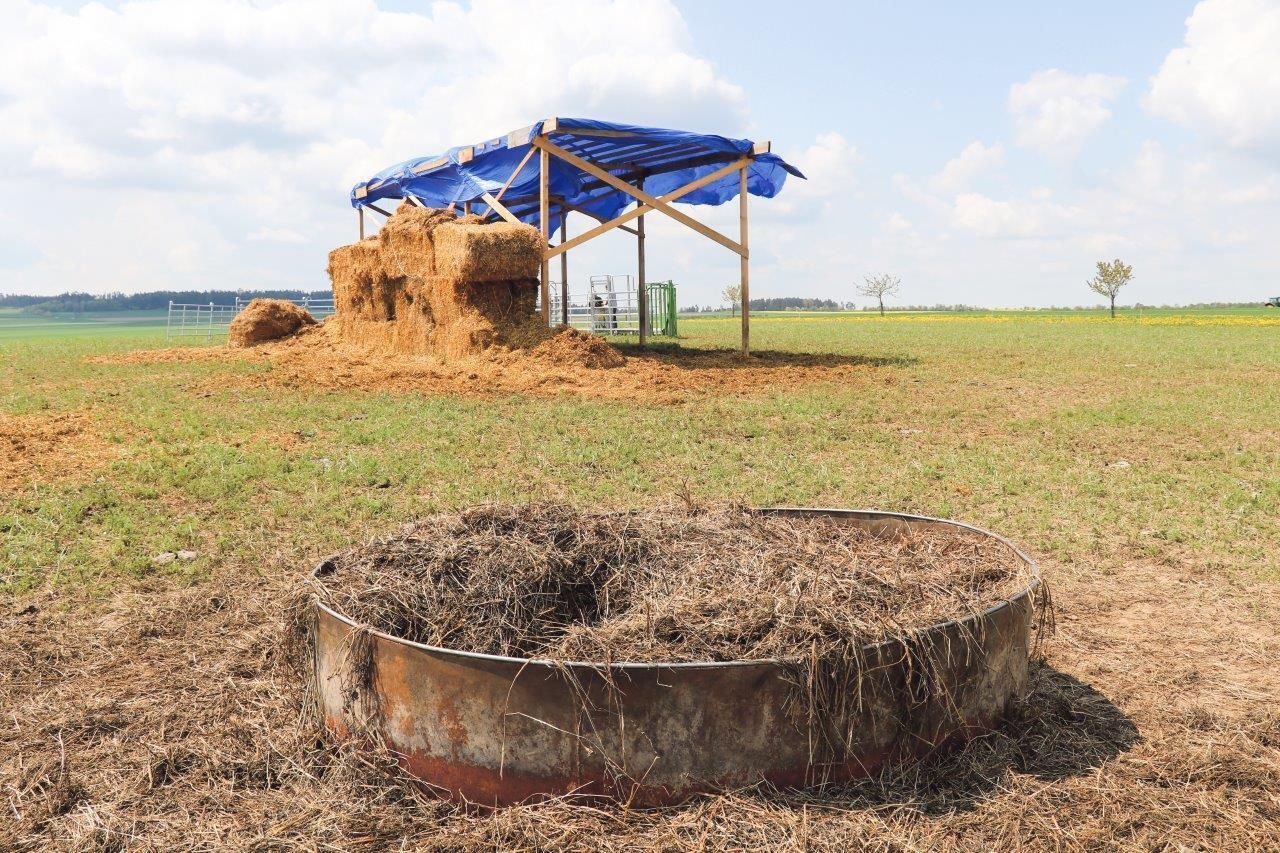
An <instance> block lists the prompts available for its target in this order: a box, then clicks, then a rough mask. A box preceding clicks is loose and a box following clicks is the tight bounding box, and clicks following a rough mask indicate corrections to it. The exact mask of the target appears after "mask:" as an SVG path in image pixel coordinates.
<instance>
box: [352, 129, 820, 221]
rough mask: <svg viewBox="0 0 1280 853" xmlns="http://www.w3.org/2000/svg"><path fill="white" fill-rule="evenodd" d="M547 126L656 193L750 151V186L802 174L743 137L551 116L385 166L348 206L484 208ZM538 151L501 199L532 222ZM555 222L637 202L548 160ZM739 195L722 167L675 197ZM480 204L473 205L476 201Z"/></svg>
mask: <svg viewBox="0 0 1280 853" xmlns="http://www.w3.org/2000/svg"><path fill="white" fill-rule="evenodd" d="M544 130H545V132H546V133H547V138H548V140H549V141H550V142H552V143H554V144H555V145H557V146H559V147H560V148H563V149H564V150H566V151H568V152H570V153H572V154H575V155H577V156H578V157H581V158H582V159H584V160H586V161H588V162H590V163H592V164H594V165H596V166H598V167H600V168H602V169H604V170H605V171H607V172H610V173H611V174H614V175H617V176H618V177H619V178H621V179H622V180H624V181H626V182H627V183H629V184H632V185H635V186H639V187H640V188H641V189H643V190H644V191H645V192H647V193H649V194H651V195H655V196H661V195H663V194H664V193H668V192H670V191H672V190H674V189H677V188H679V187H682V186H684V185H685V184H688V183H690V182H691V181H695V180H697V179H698V178H701V177H703V176H704V175H708V174H711V173H712V172H715V171H716V170H717V169H720V168H722V167H723V166H725V165H726V164H728V163H731V162H733V161H734V160H737V159H738V158H740V157H742V156H745V155H752V154H753V152H760V153H755V154H754V159H753V161H752V163H751V165H750V166H749V167H748V170H747V192H749V193H750V194H751V195H758V196H764V197H765V198H772V197H773V196H775V195H777V194H778V193H779V192H781V191H782V186H783V184H784V183H785V182H786V179H787V175H788V174H792V175H795V176H796V177H798V178H803V177H804V175H802V174H800V171H799V170H798V169H796V168H795V167H794V166H792V165H790V164H789V163H787V162H785V161H784V160H783V159H782V158H781V157H779V156H777V155H776V154H772V153H769V152H767V151H760V148H759V147H758V146H756V145H755V143H753V142H752V141H751V140H749V139H728V138H726V137H723V136H715V135H712V134H704V133H689V132H687V131H683V130H665V129H662V128H656V127H635V126H633V125H628V124H616V123H613V122H607V121H595V120H593V119H581V118H559V119H548V120H547V121H545V122H538V123H537V124H534V125H530V126H529V127H525V128H521V129H520V130H516V131H512V132H511V133H509V134H507V135H506V136H500V137H497V138H495V139H490V140H487V141H485V142H482V143H479V144H477V145H467V146H460V147H457V148H450V149H449V150H448V151H446V152H445V153H444V154H441V155H438V156H435V157H419V158H417V159H414V160H406V161H404V162H403V163H397V164H396V165H394V166H391V167H390V168H387V169H383V170H382V171H381V172H379V173H378V174H376V175H374V176H373V177H372V178H370V179H369V180H368V181H364V182H361V183H359V184H356V185H355V187H354V188H353V189H352V191H351V206H352V207H359V206H361V205H365V204H370V203H375V202H377V201H379V200H382V199H402V198H406V197H407V196H412V197H413V198H415V199H417V200H418V201H420V202H422V204H424V205H426V206H427V207H448V206H449V205H450V204H454V205H458V206H460V205H462V204H464V203H467V202H471V203H473V210H477V211H479V212H484V211H485V210H487V208H486V207H485V206H484V201H483V199H482V196H483V195H484V194H485V193H491V194H493V195H495V196H496V195H497V194H498V192H499V191H500V190H501V189H502V187H503V185H504V184H506V182H507V181H508V179H510V178H511V173H512V172H513V171H514V170H515V169H516V167H517V166H519V165H520V162H521V161H522V160H523V159H524V157H525V155H526V154H528V153H529V150H530V147H531V145H532V142H533V139H534V138H535V137H537V136H538V135H539V134H541V133H543V132H544ZM538 160H539V158H538V157H537V155H536V154H535V155H534V156H533V157H530V158H529V160H528V162H527V163H525V166H524V168H522V169H521V170H520V174H519V175H517V176H516V178H515V180H514V181H512V183H511V186H510V187H508V188H507V191H506V192H505V193H504V194H503V195H502V199H501V202H502V204H503V205H504V206H505V207H506V208H507V209H508V210H510V211H511V212H512V214H514V215H515V216H516V217H518V218H519V219H520V220H521V221H523V222H529V223H531V224H535V225H536V224H538V208H539V182H538ZM548 174H549V176H550V195H551V197H552V202H551V206H550V211H549V213H550V216H549V218H550V219H551V222H550V223H548V231H549V232H550V233H555V231H556V230H557V229H558V228H559V227H560V221H561V215H562V212H563V211H564V210H565V209H569V210H574V211H579V212H582V213H585V214H587V215H589V216H591V217H593V218H595V219H599V220H601V221H604V220H608V219H612V218H613V217H615V216H617V215H618V214H620V213H622V212H623V211H624V210H625V209H626V208H628V207H629V206H631V205H632V204H633V203H634V202H635V199H634V198H633V197H632V196H630V195H628V194H627V193H625V192H623V191H621V190H619V189H617V188H615V187H612V186H609V185H608V184H605V183H604V182H602V181H600V180H599V179H597V178H596V177H594V176H592V175H590V174H588V173H587V172H584V171H583V170H581V169H579V168H577V167H576V166H574V165H573V164H571V163H567V162H565V161H563V160H561V159H558V158H556V157H552V158H551V160H550V168H549V170H548ZM737 195H738V173H737V172H732V173H730V174H727V175H725V176H723V177H721V178H719V179H717V180H715V181H712V182H711V183H709V184H707V185H706V186H703V187H700V188H698V189H696V190H694V191H693V192H691V193H689V194H687V195H685V196H682V197H681V198H679V199H678V200H677V202H676V203H677V204H710V205H717V204H724V203H725V202H726V201H730V200H732V199H734V198H736V197H737ZM476 205H479V206H478V207H477V206H476Z"/></svg>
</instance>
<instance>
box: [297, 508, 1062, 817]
mask: <svg viewBox="0 0 1280 853" xmlns="http://www.w3.org/2000/svg"><path fill="white" fill-rule="evenodd" d="M761 511H762V512H765V513H770V514H778V515H790V516H811V517H813V516H816V517H827V518H839V519H842V520H845V521H847V522H849V523H851V524H854V525H858V526H861V527H863V528H865V529H868V530H869V531H870V532H872V533H874V534H876V535H894V534H895V533H897V532H901V531H903V530H905V529H908V528H921V527H934V528H936V527H939V526H941V527H944V528H946V529H949V530H957V531H966V532H969V533H977V534H979V535H981V536H986V537H990V538H992V539H995V540H996V541H998V542H1000V543H1002V544H1003V545H1004V546H1006V547H1008V548H1009V549H1010V550H1011V551H1012V552H1013V553H1014V554H1015V555H1016V556H1017V558H1018V559H1019V560H1020V561H1021V562H1022V563H1023V564H1024V565H1025V567H1026V569H1027V571H1028V573H1029V575H1030V576H1031V582H1030V583H1029V584H1028V585H1027V586H1026V588H1025V589H1023V590H1021V591H1020V592H1019V593H1018V594H1016V595H1014V596H1012V597H1010V598H1009V599H1008V600H1006V601H1003V602H1001V603H999V604H997V605H995V606H993V607H990V608H988V609H987V610H985V611H983V612H981V613H975V614H970V615H968V616H965V617H963V618H960V619H953V620H950V621H947V622H942V623H939V624H936V625H933V626H930V627H927V628H924V629H922V630H920V631H918V632H916V633H915V634H913V635H912V637H911V638H910V639H909V640H904V639H896V638H895V639H888V640H884V641H881V642H878V643H871V644H868V645H866V646H864V647H863V648H862V653H863V654H862V659H861V661H860V668H861V671H860V672H859V674H858V682H859V690H858V696H857V697H856V703H855V706H854V708H853V709H852V710H849V711H847V712H846V713H847V714H848V715H849V716H848V717H847V718H846V723H847V725H846V726H845V727H844V728H843V729H842V732H841V733H838V734H839V735H840V736H841V737H843V738H844V742H845V743H844V748H843V749H842V750H841V751H840V753H839V754H838V755H836V754H833V753H832V752H831V750H829V749H824V748H823V747H822V744H821V743H820V742H819V740H820V739H818V738H816V736H815V732H814V731H813V730H812V728H811V727H806V726H805V725H802V724H801V723H802V722H803V721H802V720H800V719H798V718H797V703H796V699H797V693H796V691H797V685H796V683H795V678H794V676H795V673H796V667H797V665H798V664H799V663H801V662H800V661H799V660H798V659H796V660H782V659H776V658H774V659H765V660H738V661H724V662H721V661H715V662H680V663H628V662H620V663H609V664H605V663H592V662H585V661H583V662H579V661H551V660H543V659H526V658H515V657H504V656H500V655H490V654H481V653H477V652H467V651H460V650H457V649H449V648H443V647H439V646H430V645H426V644H422V643H416V642H411V641H408V640H404V639H401V638H398V637H394V636H392V635H390V634H386V633H383V632H380V631H375V630H372V629H370V628H368V627H365V626H361V625H359V624H357V623H356V622H354V621H352V620H351V619H348V618H347V617H346V616H344V615H343V614H341V613H339V612H337V611H335V610H333V609H332V608H330V607H328V606H327V605H325V604H323V603H322V602H320V601H319V600H317V601H316V602H315V607H316V610H317V613H316V616H317V618H316V620H315V628H314V631H315V635H314V648H315V658H314V667H315V679H316V681H315V684H316V686H317V694H318V697H317V698H318V702H319V705H320V710H321V713H322V716H323V719H324V721H325V725H326V727H327V728H328V729H329V730H330V731H331V732H332V733H333V734H334V735H335V736H338V737H345V736H347V735H348V734H349V733H350V732H351V731H352V729H353V728H355V727H357V726H358V725H363V726H366V727H369V728H371V730H372V732H373V733H374V734H376V735H377V736H379V737H380V738H381V739H382V741H383V742H384V743H385V744H386V745H387V747H388V748H389V749H390V750H391V751H392V752H393V753H395V755H396V756H397V759H398V761H399V762H400V764H401V765H402V767H404V769H405V770H407V771H408V772H409V773H410V774H411V775H412V776H414V777H415V778H417V779H419V780H421V781H422V782H423V783H425V785H426V786H427V787H428V788H429V789H431V790H433V791H435V792H437V793H439V794H441V795H443V796H446V797H451V798H456V799H461V800H465V801H467V802H470V803H477V804H481V805H486V806H495V805H508V804H514V803H520V802H526V801H530V800H537V799H545V798H550V797H557V796H565V795H575V796H606V797H611V798H615V799H619V800H621V801H625V802H627V803H630V804H632V805H639V806H655V805H664V804H670V803H676V802H680V801H682V800H685V799H687V798H688V797H689V796H691V795H694V794H697V793H700V792H707V791H722V790H730V789H736V788H742V787H746V786H750V785H753V784H756V783H760V782H766V783H769V784H772V785H776V786H778V787H783V788H802V787H812V786H815V785H823V784H830V783H839V782H842V781H847V780H850V779H855V778H861V777H866V776H869V775H872V774H874V773H876V772H878V771H879V770H880V769H881V768H883V767H885V766H886V765H887V764H890V763H894V762H901V761H907V760H912V759H916V758H920V757H924V756H926V755H929V754H932V753H936V752H940V751H943V750H946V749H948V748H951V747H953V746H955V745H957V744H959V743H962V742H964V741H965V740H968V739H970V738H972V737H974V736H977V735H980V734H983V733H986V732H988V731H991V730H992V729H993V728H994V727H996V726H997V725H998V724H999V722H1000V720H1001V719H1002V718H1003V717H1004V715H1005V713H1006V711H1007V710H1008V708H1009V705H1010V703H1011V702H1012V701H1014V700H1015V698H1017V697H1018V696H1019V695H1020V694H1021V693H1022V692H1023V691H1024V690H1025V685H1026V681H1027V677H1028V667H1029V660H1030V649H1031V633H1032V628H1033V619H1034V614H1035V611H1036V604H1037V601H1036V596H1037V593H1038V592H1039V591H1040V590H1041V584H1042V582H1041V580H1040V576H1039V572H1038V570H1037V568H1036V565H1035V563H1034V562H1033V561H1032V560H1031V558H1030V557H1028V556H1027V555H1026V554H1024V553H1023V552H1022V551H1021V550H1019V549H1018V548H1017V547H1016V546H1014V545H1013V544H1012V543H1010V542H1009V541H1008V540H1006V539H1004V538H1003V537H1000V536H997V535H996V534H994V533H991V532H989V531H986V530H982V529H980V528H977V527H973V526H971V525H967V524H963V523H960V522H956V521H949V520H946V519H938V518H929V517H926V516H917V515H906V514H901V513H891V512H880V511H875V510H848V509H827V508H799V507H770V508H766V509H763V510H761ZM331 565H332V564H331V563H330V561H329V560H325V561H322V562H321V563H320V565H319V566H317V567H316V569H315V571H314V573H313V574H314V575H315V576H316V577H319V576H321V575H322V574H324V573H325V571H326V570H327V567H329V566H331ZM353 632H363V633H365V634H367V635H368V637H369V640H370V641H371V648H370V651H369V654H370V655H371V659H372V665H373V671H374V672H376V678H375V679H374V680H373V684H372V688H371V690H372V693H373V696H372V697H370V698H372V700H373V702H372V706H373V707H376V709H377V712H376V714H375V715H373V716H370V717H367V718H365V719H362V720H359V721H357V720H356V719H355V718H354V716H353V714H354V712H353V710H352V708H351V706H350V702H348V701H345V700H344V696H343V690H342V688H341V684H342V681H343V678H342V674H343V667H344V666H345V664H346V655H347V653H348V646H349V641H350V638H351V636H352V634H353ZM920 648H927V649H928V650H929V652H930V653H929V655H928V662H929V665H928V666H927V667H926V669H927V670H929V671H928V672H922V671H921V667H920V661H921V659H922V658H920V657H919V656H918V655H915V654H913V653H912V650H913V649H917V650H918V649H920ZM921 679H925V680H926V681H927V682H928V683H927V684H925V685H923V689H922V684H921ZM904 697H907V698H906V699H905V700H904Z"/></svg>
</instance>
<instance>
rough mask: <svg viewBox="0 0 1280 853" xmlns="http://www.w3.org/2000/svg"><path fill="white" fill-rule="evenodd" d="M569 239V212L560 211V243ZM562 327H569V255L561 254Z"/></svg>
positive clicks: (566, 253)
mask: <svg viewBox="0 0 1280 853" xmlns="http://www.w3.org/2000/svg"><path fill="white" fill-rule="evenodd" d="M568 237H569V211H568V210H565V209H561V211H560V242H561V243H563V242H564V241H565V240H566V239H568ZM560 325H562V326H567V325H569V253H568V252H561V253H560Z"/></svg>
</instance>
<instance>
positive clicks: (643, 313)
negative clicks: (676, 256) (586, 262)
mask: <svg viewBox="0 0 1280 853" xmlns="http://www.w3.org/2000/svg"><path fill="white" fill-rule="evenodd" d="M636 232H637V234H636V246H637V248H638V251H639V257H638V258H637V261H638V264H637V266H638V267H639V270H638V272H639V280H638V281H637V282H636V285H637V287H636V314H637V316H638V317H639V319H640V346H641V347H643V346H644V343H645V336H646V335H647V334H648V329H647V326H648V325H649V310H648V309H649V300H648V296H649V291H648V289H647V288H646V287H645V284H644V217H643V216H641V217H639V218H638V219H636Z"/></svg>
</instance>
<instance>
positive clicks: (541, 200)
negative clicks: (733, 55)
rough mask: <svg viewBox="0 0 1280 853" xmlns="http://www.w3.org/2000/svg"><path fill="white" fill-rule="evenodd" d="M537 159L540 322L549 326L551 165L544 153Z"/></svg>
mask: <svg viewBox="0 0 1280 853" xmlns="http://www.w3.org/2000/svg"><path fill="white" fill-rule="evenodd" d="M539 154H540V155H541V156H540V157H539V158H538V230H539V231H541V232H542V294H541V295H542V320H543V322H544V323H546V324H547V325H548V326H550V325H551V261H550V258H549V257H548V256H547V249H548V248H549V246H550V237H551V232H550V230H549V228H548V226H549V225H550V219H551V203H550V202H551V199H550V197H549V195H548V193H549V192H550V182H549V181H548V180H547V171H548V168H549V167H550V165H551V155H549V154H547V152H546V151H541V152H539Z"/></svg>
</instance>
